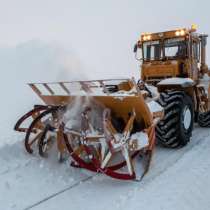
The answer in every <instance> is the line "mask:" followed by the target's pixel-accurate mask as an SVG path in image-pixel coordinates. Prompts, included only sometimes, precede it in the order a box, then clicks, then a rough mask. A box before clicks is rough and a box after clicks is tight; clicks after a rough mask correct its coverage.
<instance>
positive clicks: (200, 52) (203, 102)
mask: <svg viewBox="0 0 210 210" xmlns="http://www.w3.org/2000/svg"><path fill="white" fill-rule="evenodd" d="M207 37H208V35H206V34H198V33H197V32H196V26H195V25H192V27H191V28H190V29H187V28H182V29H177V30H172V31H165V32H158V33H146V34H142V35H141V37H140V39H139V41H138V42H137V44H136V45H135V47H134V52H135V53H136V58H137V59H138V60H141V61H142V65H141V80H142V81H143V82H144V83H146V84H147V85H152V86H155V87H157V89H158V92H159V94H160V97H159V99H158V103H159V104H160V105H161V106H162V107H163V108H164V113H165V115H164V117H163V118H162V120H161V121H159V123H158V124H157V126H156V136H157V141H158V142H159V143H161V144H162V145H163V146H166V147H170V148H176V147H182V146H185V145H186V144H187V143H188V142H189V141H190V138H191V136H192V130H193V123H194V121H195V122H198V124H199V125H200V126H202V127H210V70H209V69H208V67H207V65H206V44H207ZM138 49H139V50H138ZM139 53H140V54H142V55H140V54H139Z"/></svg>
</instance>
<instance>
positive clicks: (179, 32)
mask: <svg viewBox="0 0 210 210" xmlns="http://www.w3.org/2000/svg"><path fill="white" fill-rule="evenodd" d="M175 35H176V36H184V35H185V30H184V29H182V30H179V31H176V32H175Z"/></svg>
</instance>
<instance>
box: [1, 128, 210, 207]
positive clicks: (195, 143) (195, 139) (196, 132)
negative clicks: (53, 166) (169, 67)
mask: <svg viewBox="0 0 210 210" xmlns="http://www.w3.org/2000/svg"><path fill="white" fill-rule="evenodd" d="M200 130H201V132H202V131H203V132H204V133H203V134H202V135H200V132H199V131H200ZM193 134H194V135H193V138H192V140H191V142H190V143H189V144H188V145H187V147H185V148H182V149H181V150H178V151H177V153H176V154H175V153H174V154H173V156H175V158H174V157H173V156H172V157H169V159H171V161H168V162H166V164H165V167H163V168H162V169H161V170H159V171H155V169H154V168H151V170H150V172H152V170H154V173H151V174H150V173H149V174H148V176H146V177H145V179H143V181H142V182H141V184H143V185H147V184H149V183H150V182H151V181H152V180H153V179H154V178H156V177H158V176H160V175H161V174H163V173H164V172H165V171H167V170H168V169H169V168H171V167H173V166H174V165H175V164H176V163H177V162H178V161H179V160H180V159H181V158H182V157H183V156H184V155H185V154H186V153H188V152H189V151H190V150H192V149H193V148H194V147H196V146H198V145H199V144H200V143H201V142H202V138H206V137H207V136H208V135H209V134H210V132H208V130H206V129H199V128H196V129H195V130H194V133H193ZM14 146H17V145H14ZM2 149H4V148H1V149H0V152H1V151H3V150H2ZM158 149H159V148H158ZM158 149H157V151H155V152H157V156H159V157H161V158H162V160H163V159H164V156H166V155H170V151H171V150H165V152H164V151H161V150H163V149H161V148H160V149H159V150H158ZM174 152H176V151H174ZM164 153H166V155H164ZM4 154H5V153H4ZM161 158H160V161H159V162H161ZM22 159H23V157H21V160H22ZM27 165H28V164H21V165H19V166H20V169H21V168H25V167H27ZM159 165H160V166H161V163H160V164H159ZM15 170H16V168H15V167H14V169H13V170H9V171H5V173H10V172H13V171H15ZM5 173H4V172H3V174H5ZM94 176H96V175H94ZM94 176H88V177H86V178H83V179H81V180H78V181H77V182H75V183H74V184H72V185H70V186H68V187H66V188H63V189H60V190H59V191H57V192H54V193H52V194H50V195H48V196H46V197H44V198H42V199H40V200H39V201H37V202H34V203H32V202H31V203H32V204H31V205H28V206H27V207H24V208H22V209H24V210H29V209H33V208H34V207H37V206H39V205H41V204H43V203H45V202H47V201H49V200H51V199H53V198H55V197H58V196H59V195H62V194H64V193H65V192H67V191H70V190H72V189H74V188H77V187H79V186H81V185H82V184H84V183H85V182H87V181H88V180H90V179H92V178H93V177H94ZM93 185H94V183H93Z"/></svg>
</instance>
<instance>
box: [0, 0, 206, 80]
mask: <svg viewBox="0 0 210 210" xmlns="http://www.w3.org/2000/svg"><path fill="white" fill-rule="evenodd" d="M209 8H210V3H209V1H207V0H176V1H169V0H159V1H156V0H155V1H151V0H133V1H132V0H104V1H100V0H76V1H73V0H7V1H3V0H1V1H0V27H1V30H0V31H1V35H0V37H1V38H0V46H4V47H5V46H8V45H9V46H15V45H18V44H20V43H24V42H27V41H29V40H42V41H44V42H51V43H59V44H61V45H63V46H65V47H67V48H69V49H71V51H73V52H74V53H76V54H77V56H78V58H79V59H80V61H81V62H82V65H83V67H84V68H85V69H86V71H87V72H94V73H96V75H97V76H100V74H101V72H104V74H105V75H109V74H110V75H116V76H117V75H125V76H127V75H128V76H132V75H138V65H137V61H136V60H135V59H134V55H133V52H132V49H133V45H134V43H135V41H136V40H137V39H138V37H139V35H140V34H141V33H142V32H156V31H163V30H167V29H169V30H170V29H175V28H180V27H190V26H191V24H192V23H196V24H197V25H198V28H199V31H200V32H205V33H210V27H209V24H210V23H209V20H210V12H209ZM209 49H210V47H209ZM208 52H210V50H208Z"/></svg>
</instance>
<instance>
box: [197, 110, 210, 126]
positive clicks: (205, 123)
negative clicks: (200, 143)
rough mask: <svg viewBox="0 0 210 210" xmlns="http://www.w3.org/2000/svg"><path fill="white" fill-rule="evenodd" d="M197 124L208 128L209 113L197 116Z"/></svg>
mask: <svg viewBox="0 0 210 210" xmlns="http://www.w3.org/2000/svg"><path fill="white" fill-rule="evenodd" d="M198 124H199V126H201V127H210V111H208V112H204V113H199V114H198Z"/></svg>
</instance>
